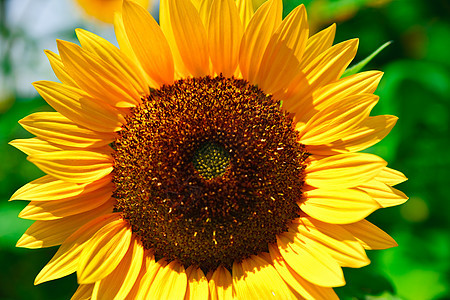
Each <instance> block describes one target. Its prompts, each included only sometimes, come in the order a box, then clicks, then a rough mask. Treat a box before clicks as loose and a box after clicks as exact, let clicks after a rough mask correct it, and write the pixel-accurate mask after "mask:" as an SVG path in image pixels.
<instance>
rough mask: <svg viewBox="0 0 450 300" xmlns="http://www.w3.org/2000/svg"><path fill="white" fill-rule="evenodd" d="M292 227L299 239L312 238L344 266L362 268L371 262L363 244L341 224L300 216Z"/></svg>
mask: <svg viewBox="0 0 450 300" xmlns="http://www.w3.org/2000/svg"><path fill="white" fill-rule="evenodd" d="M290 229H291V230H292V231H293V232H295V233H296V234H298V237H299V239H305V238H308V239H311V241H312V242H315V245H316V246H318V247H321V248H322V249H323V250H324V251H325V252H327V253H328V254H330V255H331V257H333V258H334V259H335V260H336V261H337V262H338V263H339V265H340V266H342V267H351V268H361V267H364V266H367V265H368V264H369V263H370V260H369V258H368V257H367V255H366V252H365V251H364V248H363V247H362V246H361V244H360V243H359V242H358V241H357V240H356V239H355V238H354V237H353V235H352V234H351V233H350V232H348V231H347V230H345V229H344V228H342V226H340V225H334V224H328V223H323V222H320V221H317V220H314V219H310V218H308V217H300V218H299V219H297V220H295V223H292V224H291V225H290Z"/></svg>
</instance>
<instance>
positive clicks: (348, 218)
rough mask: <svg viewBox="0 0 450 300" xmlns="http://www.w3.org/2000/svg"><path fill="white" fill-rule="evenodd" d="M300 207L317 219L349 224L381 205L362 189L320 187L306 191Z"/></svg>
mask: <svg viewBox="0 0 450 300" xmlns="http://www.w3.org/2000/svg"><path fill="white" fill-rule="evenodd" d="M300 208H301V209H302V211H304V212H305V213H307V214H308V215H309V216H311V217H313V218H314V219H316V220H320V221H322V222H327V223H332V224H348V223H354V222H358V221H360V220H362V219H364V218H365V217H367V216H368V215H370V214H371V213H372V212H374V211H375V210H377V209H378V208H380V206H379V204H378V203H377V202H375V201H374V200H373V199H372V197H370V196H369V195H368V194H367V193H365V192H363V191H361V190H357V189H342V190H325V189H322V188H319V189H315V190H310V191H306V192H305V193H304V200H303V201H302V202H301V203H300Z"/></svg>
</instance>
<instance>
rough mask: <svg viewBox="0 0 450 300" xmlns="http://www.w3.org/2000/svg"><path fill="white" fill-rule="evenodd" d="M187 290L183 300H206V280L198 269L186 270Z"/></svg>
mask: <svg viewBox="0 0 450 300" xmlns="http://www.w3.org/2000/svg"><path fill="white" fill-rule="evenodd" d="M186 276H187V282H188V285H187V290H186V295H185V296H184V299H185V300H196V299H208V296H209V289H208V279H207V278H206V276H205V274H204V273H203V271H202V270H201V269H200V268H197V267H195V266H190V267H189V268H187V269H186Z"/></svg>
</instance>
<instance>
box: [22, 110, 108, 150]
mask: <svg viewBox="0 0 450 300" xmlns="http://www.w3.org/2000/svg"><path fill="white" fill-rule="evenodd" d="M19 123H20V125H22V127H23V128H25V130H27V131H28V132H30V133H32V134H34V135H36V136H37V137H38V138H40V139H43V140H46V141H48V142H50V143H53V144H57V145H63V146H67V147H77V148H87V147H92V148H95V147H102V146H105V145H108V144H109V143H111V142H112V141H114V139H115V136H114V134H113V133H101V132H97V131H93V130H90V129H87V128H85V127H82V126H80V125H78V124H76V123H74V122H73V121H71V120H70V119H68V118H66V117H64V116H63V115H61V114H60V113H58V112H37V113H34V114H31V115H29V116H27V117H25V118H23V119H22V120H20V121H19Z"/></svg>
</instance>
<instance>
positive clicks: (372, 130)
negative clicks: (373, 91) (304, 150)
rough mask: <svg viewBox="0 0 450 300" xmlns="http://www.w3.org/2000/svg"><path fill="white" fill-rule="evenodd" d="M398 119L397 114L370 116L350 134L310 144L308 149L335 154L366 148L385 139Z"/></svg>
mask: <svg viewBox="0 0 450 300" xmlns="http://www.w3.org/2000/svg"><path fill="white" fill-rule="evenodd" d="M397 120H398V118H397V117H396V116H390V115H381V116H374V117H369V118H367V119H365V120H364V121H362V122H361V124H360V126H358V127H356V128H355V129H354V131H353V132H351V133H350V134H349V135H347V136H343V137H341V139H340V140H337V141H335V142H332V143H329V144H323V145H313V146H309V147H308V151H309V152H310V153H312V154H317V155H334V154H337V153H346V152H358V151H362V150H365V149H367V148H369V147H371V146H373V145H375V144H376V143H378V142H379V141H381V140H382V139H384V138H385V137H386V136H387V135H388V134H389V132H390V131H391V130H392V128H393V127H394V126H395V123H397Z"/></svg>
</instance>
